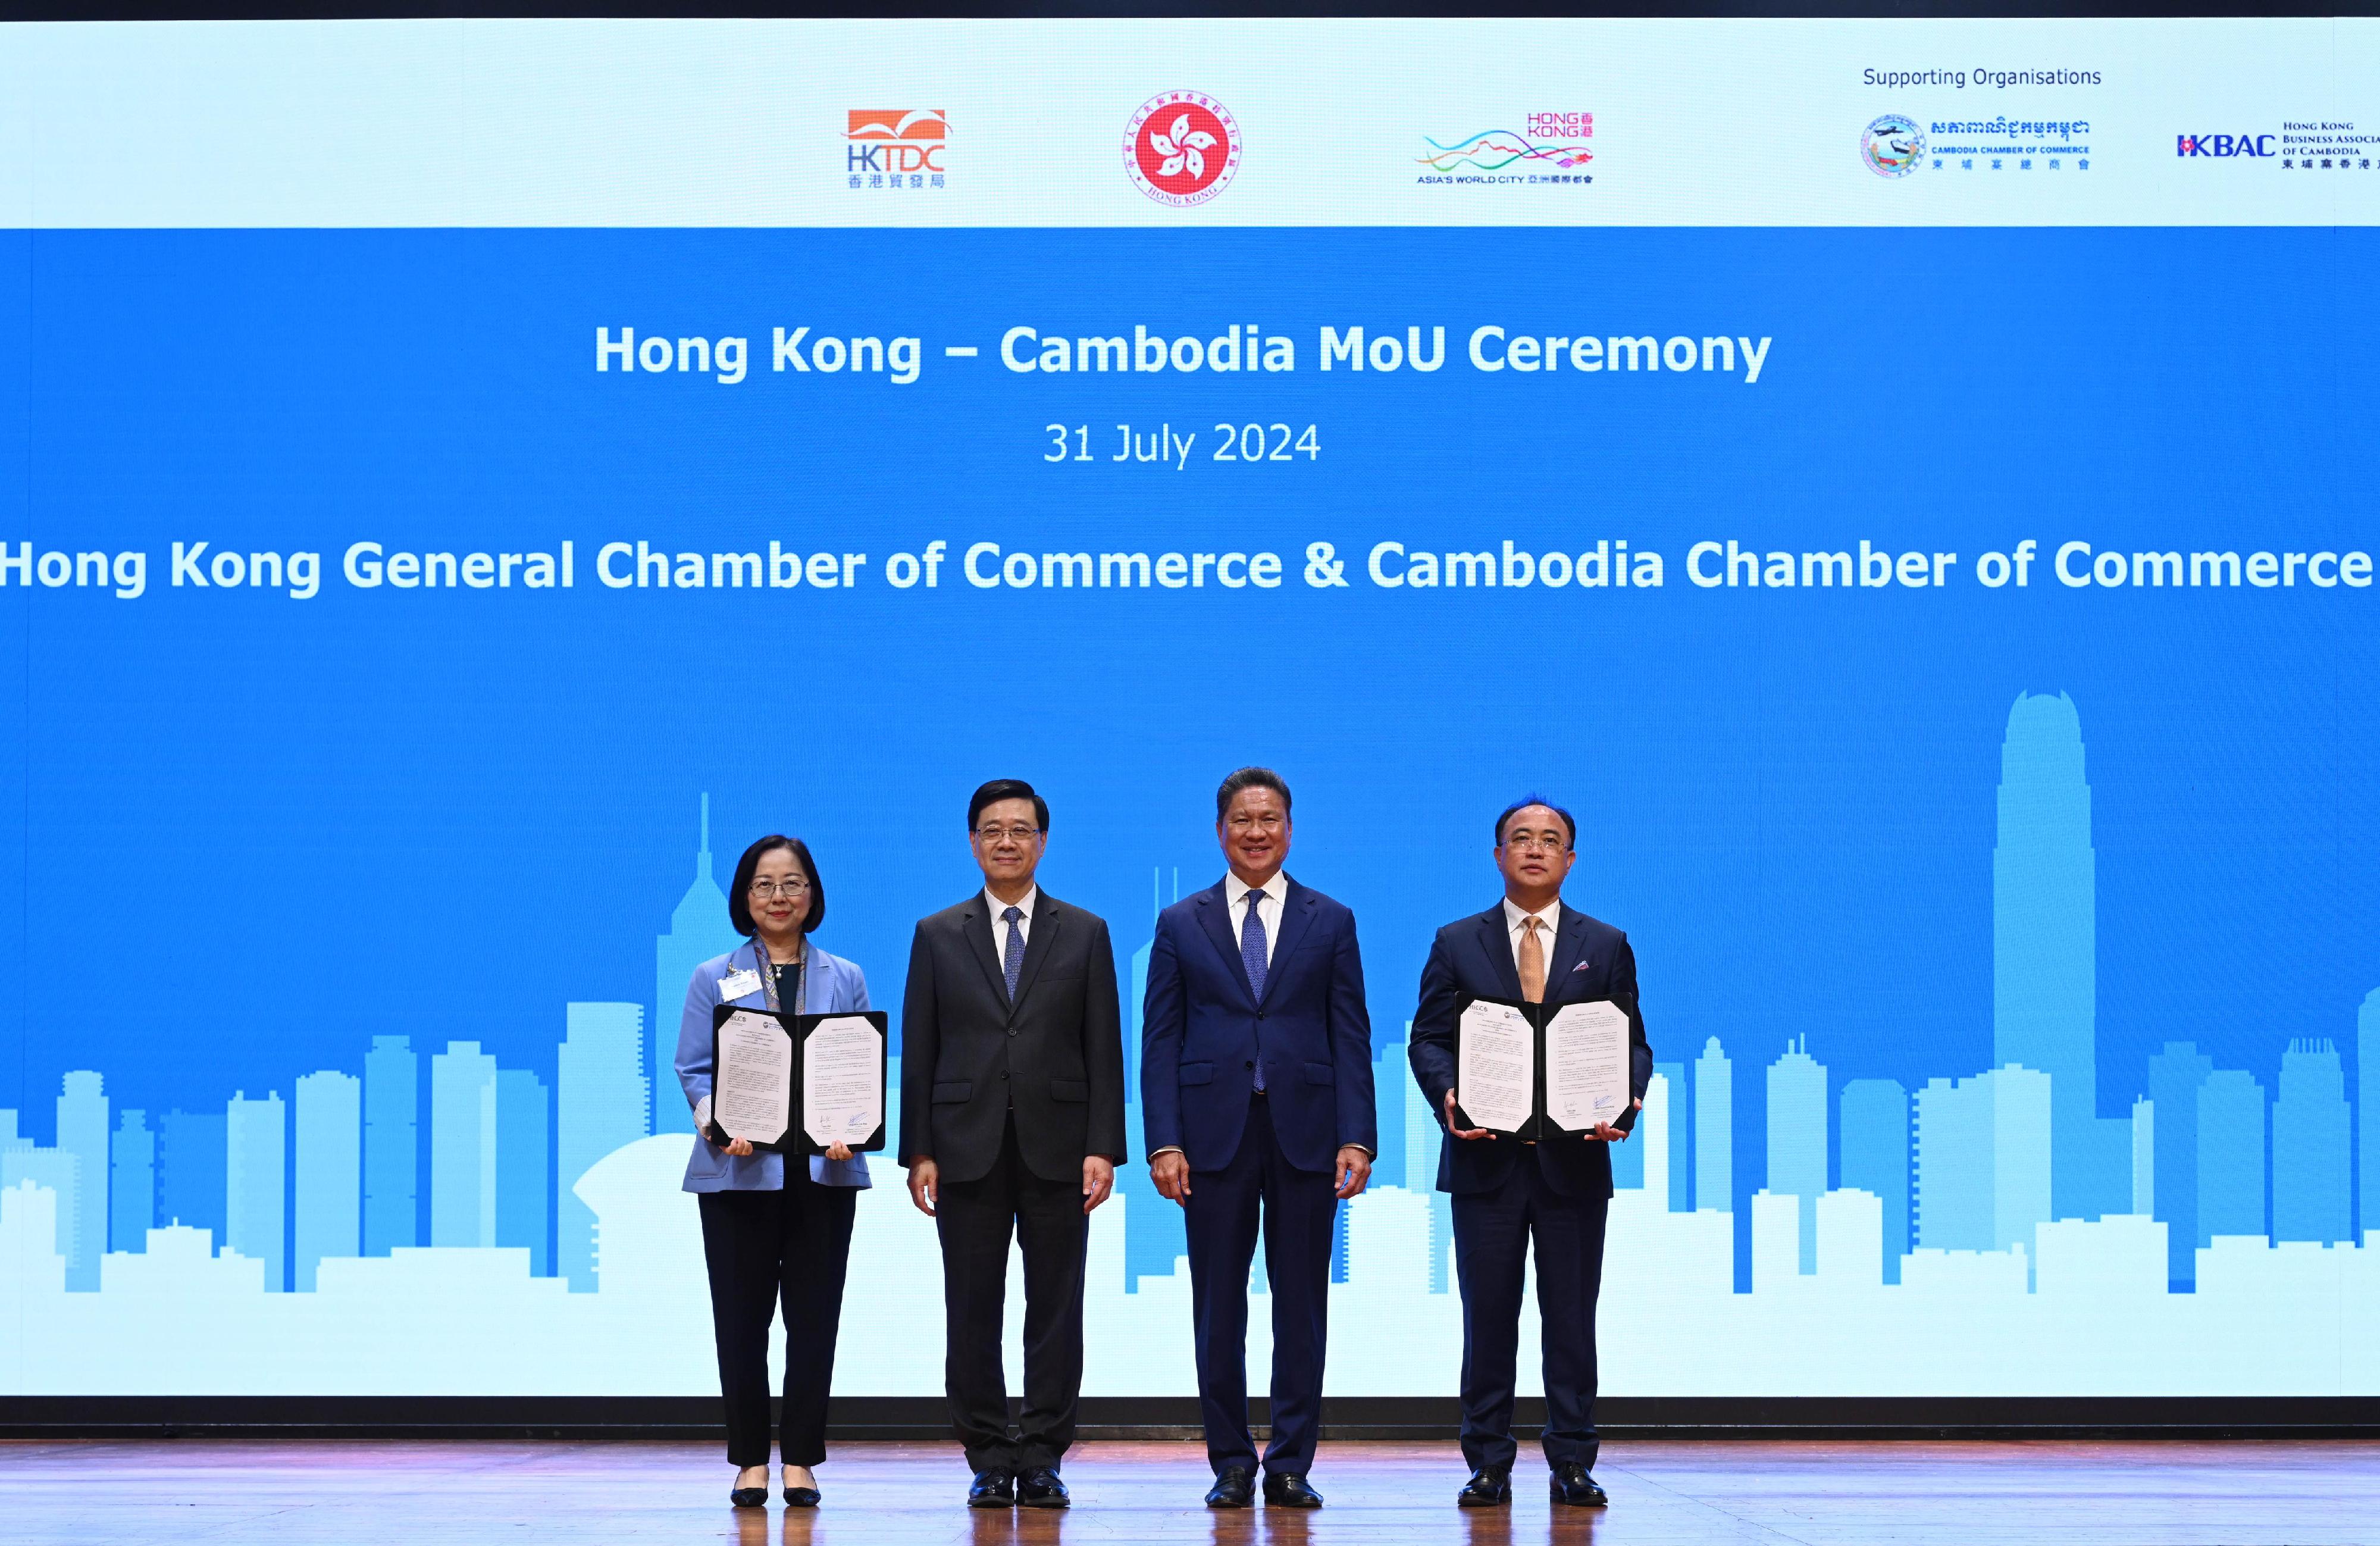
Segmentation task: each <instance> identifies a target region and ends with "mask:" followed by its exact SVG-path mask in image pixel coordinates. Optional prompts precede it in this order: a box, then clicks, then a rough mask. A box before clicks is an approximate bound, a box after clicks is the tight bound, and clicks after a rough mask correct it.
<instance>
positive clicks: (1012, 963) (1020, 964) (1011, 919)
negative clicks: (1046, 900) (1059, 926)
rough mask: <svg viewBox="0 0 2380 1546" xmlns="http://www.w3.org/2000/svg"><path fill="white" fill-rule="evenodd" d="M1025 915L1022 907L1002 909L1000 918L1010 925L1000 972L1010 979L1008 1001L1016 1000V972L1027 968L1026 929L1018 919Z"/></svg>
mask: <svg viewBox="0 0 2380 1546" xmlns="http://www.w3.org/2000/svg"><path fill="white" fill-rule="evenodd" d="M1024 916H1025V909H1024V908H1022V907H1009V908H1006V909H1004V910H1002V913H1001V915H1000V920H1001V921H1002V923H1005V924H1007V925H1008V943H1007V944H1006V945H1005V946H1003V947H1002V950H1001V952H1000V974H1001V975H1002V977H1005V978H1007V979H1008V1002H1009V1003H1011V1004H1014V1003H1015V1002H1016V974H1017V973H1018V972H1020V971H1022V970H1024V969H1025V931H1023V930H1022V929H1019V928H1018V927H1017V926H1016V920H1017V919H1020V918H1023V917H1024Z"/></svg>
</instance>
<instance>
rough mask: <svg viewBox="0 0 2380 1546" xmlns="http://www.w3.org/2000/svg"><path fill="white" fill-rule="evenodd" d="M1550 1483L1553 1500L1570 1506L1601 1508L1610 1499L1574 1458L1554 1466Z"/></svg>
mask: <svg viewBox="0 0 2380 1546" xmlns="http://www.w3.org/2000/svg"><path fill="white" fill-rule="evenodd" d="M1551 1485H1552V1490H1553V1496H1554V1502H1556V1503H1568V1504H1570V1505H1571V1507H1573V1508H1601V1507H1603V1506H1604V1505H1605V1504H1606V1503H1609V1502H1610V1501H1611V1499H1610V1498H1609V1496H1608V1495H1607V1494H1606V1493H1605V1492H1604V1491H1603V1489H1602V1488H1600V1487H1597V1485H1596V1484H1595V1479H1594V1478H1593V1477H1591V1476H1589V1475H1587V1474H1586V1467H1584V1466H1582V1465H1580V1464H1579V1463H1578V1462H1577V1461H1575V1460H1572V1461H1567V1462H1565V1463H1563V1464H1561V1465H1560V1466H1556V1467H1554V1474H1553V1480H1552V1483H1551Z"/></svg>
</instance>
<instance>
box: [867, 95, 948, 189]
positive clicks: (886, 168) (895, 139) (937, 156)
mask: <svg viewBox="0 0 2380 1546" xmlns="http://www.w3.org/2000/svg"><path fill="white" fill-rule="evenodd" d="M848 111H849V113H850V120H849V124H848V127H846V128H844V134H843V138H844V141H845V143H844V152H843V159H844V171H845V172H846V173H848V174H849V176H850V177H851V186H852V187H854V188H857V187H859V186H861V185H860V178H861V177H863V176H866V177H875V178H878V179H881V178H884V177H891V178H892V184H891V185H890V186H892V187H895V188H898V187H901V186H903V179H908V182H907V186H909V187H912V188H924V187H926V186H927V179H928V178H929V177H930V178H932V179H933V181H932V186H933V187H936V188H940V187H941V186H942V174H943V171H944V167H943V165H942V151H943V148H944V146H945V145H946V144H948V142H949V140H950V132H951V128H950V121H949V120H948V119H947V118H945V117H944V116H942V113H941V110H940V109H939V108H901V107H854V108H851V109H849V110H848Z"/></svg>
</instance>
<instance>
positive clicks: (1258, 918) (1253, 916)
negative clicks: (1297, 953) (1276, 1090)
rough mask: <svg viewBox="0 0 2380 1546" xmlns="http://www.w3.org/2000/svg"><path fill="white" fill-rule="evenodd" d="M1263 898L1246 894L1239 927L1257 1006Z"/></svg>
mask: <svg viewBox="0 0 2380 1546" xmlns="http://www.w3.org/2000/svg"><path fill="white" fill-rule="evenodd" d="M1264 896H1265V894H1264V893H1263V892H1261V891H1251V892H1249V893H1248V894H1247V904H1248V917H1247V921H1246V922H1245V923H1243V924H1241V925H1240V965H1241V966H1243V967H1245V968H1247V974H1248V992H1250V993H1252V994H1254V995H1255V997H1256V1000H1257V1003H1258V1004H1262V1003H1263V1002H1264V985H1265V928H1264V915H1263V913H1262V912H1261V911H1260V910H1259V907H1258V905H1259V904H1260V903H1262V902H1263V901H1264ZM1264 1087H1265V1067H1264V1049H1263V1048H1262V1047H1261V1046H1259V1047H1258V1048H1257V1090H1263V1089H1264Z"/></svg>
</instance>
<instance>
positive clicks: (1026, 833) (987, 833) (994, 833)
mask: <svg viewBox="0 0 2380 1546" xmlns="http://www.w3.org/2000/svg"><path fill="white" fill-rule="evenodd" d="M975 834H976V835H977V837H980V838H982V839H983V840H984V841H985V842H986V843H997V842H999V841H1000V840H1001V839H1002V838H1003V837H1005V838H1007V839H1008V840H1009V841H1011V842H1013V843H1030V842H1032V841H1033V840H1034V839H1035V838H1037V837H1038V836H1040V835H1041V829H1040V828H1039V827H977V828H976V829H975Z"/></svg>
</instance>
